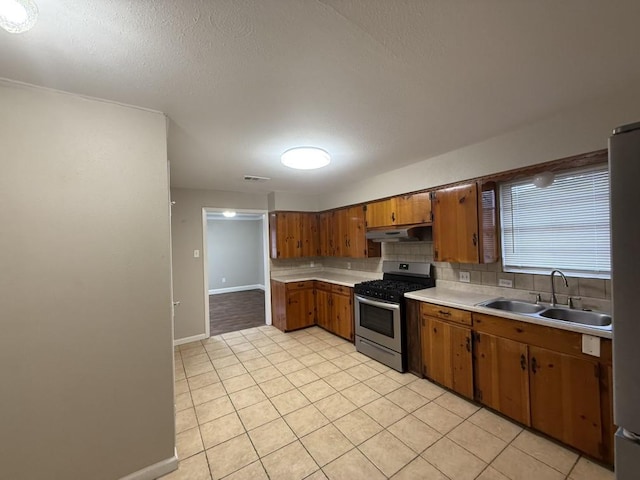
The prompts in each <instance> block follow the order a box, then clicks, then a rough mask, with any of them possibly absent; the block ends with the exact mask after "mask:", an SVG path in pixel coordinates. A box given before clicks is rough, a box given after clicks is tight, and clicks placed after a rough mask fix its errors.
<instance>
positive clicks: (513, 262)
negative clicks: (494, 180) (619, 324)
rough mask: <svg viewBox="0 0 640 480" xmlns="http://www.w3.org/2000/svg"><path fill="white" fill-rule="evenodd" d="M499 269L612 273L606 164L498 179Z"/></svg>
mask: <svg viewBox="0 0 640 480" xmlns="http://www.w3.org/2000/svg"><path fill="white" fill-rule="evenodd" d="M500 207H501V208H500V212H501V214H500V218H501V222H502V257H503V266H504V270H505V271H507V272H518V273H537V274H548V273H549V272H551V270H553V269H555V268H558V269H560V270H562V271H563V273H565V274H567V275H572V276H577V277H593V278H611V247H610V233H609V172H608V169H607V166H606V165H605V166H601V167H598V168H591V169H587V170H579V171H571V172H566V173H561V174H558V175H556V178H555V181H554V182H553V184H552V185H551V186H549V187H547V188H538V187H536V186H534V185H533V184H532V183H531V181H530V180H524V181H516V182H509V183H504V184H501V185H500Z"/></svg>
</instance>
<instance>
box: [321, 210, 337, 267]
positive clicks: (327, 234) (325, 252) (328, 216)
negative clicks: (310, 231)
mask: <svg viewBox="0 0 640 480" xmlns="http://www.w3.org/2000/svg"><path fill="white" fill-rule="evenodd" d="M332 217H333V213H332V212H324V213H321V214H320V216H319V219H318V230H319V231H318V241H319V250H320V255H321V256H323V257H332V256H333V255H334V251H333V250H334V249H333V221H332Z"/></svg>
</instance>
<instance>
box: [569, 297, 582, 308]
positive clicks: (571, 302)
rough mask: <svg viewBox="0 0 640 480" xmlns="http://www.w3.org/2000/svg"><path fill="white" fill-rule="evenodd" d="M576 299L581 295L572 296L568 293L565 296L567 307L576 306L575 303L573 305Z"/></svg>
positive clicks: (580, 298) (579, 298)
mask: <svg viewBox="0 0 640 480" xmlns="http://www.w3.org/2000/svg"><path fill="white" fill-rule="evenodd" d="M576 300H582V297H572V296H571V295H569V296H568V297H567V307H569V308H576V305H575V301H576Z"/></svg>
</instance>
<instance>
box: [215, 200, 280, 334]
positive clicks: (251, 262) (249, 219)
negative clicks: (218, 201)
mask: <svg viewBox="0 0 640 480" xmlns="http://www.w3.org/2000/svg"><path fill="white" fill-rule="evenodd" d="M230 212H235V215H231V214H230ZM203 236H204V238H203V245H204V252H203V257H204V258H203V265H204V280H205V282H204V283H205V292H204V295H205V317H206V318H205V322H206V332H207V336H215V335H221V334H224V333H229V332H234V331H238V330H244V329H247V328H253V327H259V326H262V325H265V324H266V325H270V324H271V294H270V288H269V278H270V273H269V257H268V217H267V212H266V211H257V210H233V209H229V208H224V209H222V208H220V209H217V208H215V209H214V208H204V209H203Z"/></svg>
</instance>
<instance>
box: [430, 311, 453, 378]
mask: <svg viewBox="0 0 640 480" xmlns="http://www.w3.org/2000/svg"><path fill="white" fill-rule="evenodd" d="M422 362H423V371H424V376H425V377H427V378H429V379H431V380H433V381H435V382H438V383H440V384H441V385H444V386H445V387H448V388H453V373H452V371H451V330H450V327H449V325H447V324H446V323H444V322H441V321H439V320H436V319H434V318H429V317H426V318H425V317H422Z"/></svg>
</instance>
